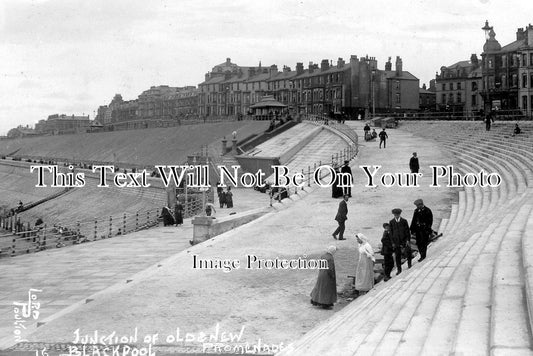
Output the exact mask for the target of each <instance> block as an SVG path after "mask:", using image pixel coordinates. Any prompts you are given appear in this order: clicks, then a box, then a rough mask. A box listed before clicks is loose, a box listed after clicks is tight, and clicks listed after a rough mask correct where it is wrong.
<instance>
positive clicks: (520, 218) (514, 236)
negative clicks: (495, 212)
mask: <svg viewBox="0 0 533 356" xmlns="http://www.w3.org/2000/svg"><path fill="white" fill-rule="evenodd" d="M532 209H533V205H532V204H525V205H523V206H522V207H521V208H520V209H519V210H518V212H516V217H515V219H514V220H513V223H512V224H511V225H510V226H509V228H508V230H507V232H506V233H505V236H504V238H503V240H502V243H501V245H500V248H499V249H498V254H497V256H496V265H495V267H494V274H493V289H492V313H491V334H490V335H491V338H490V348H491V351H492V352H493V351H494V350H496V349H498V350H501V351H502V352H504V351H506V350H513V349H514V350H516V349H523V350H531V346H532V345H531V341H532V340H533V336H532V334H531V330H529V318H528V315H529V314H528V311H527V305H526V303H525V291H524V284H525V282H524V273H523V269H522V259H521V252H522V250H521V243H522V235H523V234H524V232H525V228H526V225H527V221H528V218H529V215H530V213H531V211H532Z"/></svg>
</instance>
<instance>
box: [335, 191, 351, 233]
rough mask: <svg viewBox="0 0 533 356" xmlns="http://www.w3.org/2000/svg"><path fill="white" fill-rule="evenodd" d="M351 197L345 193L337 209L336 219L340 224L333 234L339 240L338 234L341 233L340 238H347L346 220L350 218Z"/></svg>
mask: <svg viewBox="0 0 533 356" xmlns="http://www.w3.org/2000/svg"><path fill="white" fill-rule="evenodd" d="M349 198H350V197H349V196H348V194H344V198H343V200H342V201H341V202H340V203H339V209H338V210H337V215H336V216H335V220H337V223H338V224H339V226H338V227H337V229H336V230H335V231H334V232H333V234H332V236H333V238H334V239H335V240H337V235H339V240H346V239H345V238H344V237H343V236H344V229H345V228H346V226H345V223H346V220H348V199H349Z"/></svg>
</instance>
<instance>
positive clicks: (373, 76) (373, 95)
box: [372, 69, 376, 117]
mask: <svg viewBox="0 0 533 356" xmlns="http://www.w3.org/2000/svg"><path fill="white" fill-rule="evenodd" d="M375 76H376V70H375V69H372V117H375V116H376V97H375V94H374V80H375Z"/></svg>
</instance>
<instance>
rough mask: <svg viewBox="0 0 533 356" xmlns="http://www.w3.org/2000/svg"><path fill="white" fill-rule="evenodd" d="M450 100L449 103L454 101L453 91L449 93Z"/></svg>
mask: <svg viewBox="0 0 533 356" xmlns="http://www.w3.org/2000/svg"><path fill="white" fill-rule="evenodd" d="M448 102H449V103H453V94H452V93H450V94H448Z"/></svg>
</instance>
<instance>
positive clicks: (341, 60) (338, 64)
mask: <svg viewBox="0 0 533 356" xmlns="http://www.w3.org/2000/svg"><path fill="white" fill-rule="evenodd" d="M342 67H344V59H342V58H341V57H339V59H337V68H342Z"/></svg>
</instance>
